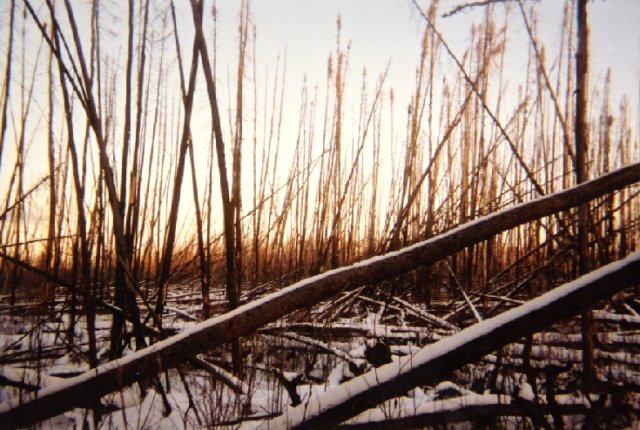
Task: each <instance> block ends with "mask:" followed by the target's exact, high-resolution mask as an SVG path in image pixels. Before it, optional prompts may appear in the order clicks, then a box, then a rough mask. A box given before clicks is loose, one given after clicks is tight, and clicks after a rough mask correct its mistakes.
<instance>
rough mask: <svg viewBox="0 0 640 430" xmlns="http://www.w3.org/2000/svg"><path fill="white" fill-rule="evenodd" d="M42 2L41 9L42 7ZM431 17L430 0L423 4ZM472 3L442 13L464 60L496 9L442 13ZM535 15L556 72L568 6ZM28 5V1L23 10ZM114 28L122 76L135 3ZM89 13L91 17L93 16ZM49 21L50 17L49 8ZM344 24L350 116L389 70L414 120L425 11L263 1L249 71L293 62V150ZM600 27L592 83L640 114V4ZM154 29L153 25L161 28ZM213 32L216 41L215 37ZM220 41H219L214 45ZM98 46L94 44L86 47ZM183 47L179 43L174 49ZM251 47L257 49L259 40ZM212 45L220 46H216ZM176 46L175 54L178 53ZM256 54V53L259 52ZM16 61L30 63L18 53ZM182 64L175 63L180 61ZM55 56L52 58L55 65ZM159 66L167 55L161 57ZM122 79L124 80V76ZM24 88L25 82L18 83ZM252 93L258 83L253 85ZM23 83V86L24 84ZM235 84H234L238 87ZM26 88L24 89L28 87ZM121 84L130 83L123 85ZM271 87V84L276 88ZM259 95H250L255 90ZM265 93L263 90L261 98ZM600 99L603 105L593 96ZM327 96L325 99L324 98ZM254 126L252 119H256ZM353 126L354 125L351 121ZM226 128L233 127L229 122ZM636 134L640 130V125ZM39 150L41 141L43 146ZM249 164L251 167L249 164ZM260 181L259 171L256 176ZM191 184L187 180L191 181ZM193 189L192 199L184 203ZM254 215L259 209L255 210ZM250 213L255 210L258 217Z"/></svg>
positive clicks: (37, 164) (621, 3) (204, 109)
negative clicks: (307, 98) (480, 25)
mask: <svg viewBox="0 0 640 430" xmlns="http://www.w3.org/2000/svg"><path fill="white" fill-rule="evenodd" d="M35 3H37V2H36V1H34V4H35ZM72 3H73V5H74V7H75V8H76V10H77V11H78V21H79V24H80V27H81V28H84V29H86V28H88V14H86V11H87V9H86V6H87V4H88V3H87V2H80V0H77V1H75V0H74V2H72ZM165 3H166V2H165V1H161V0H158V1H157V2H152V4H155V5H156V6H158V5H162V4H165ZM418 3H419V4H420V5H421V7H423V8H424V9H426V7H427V6H428V4H429V2H427V1H418ZM464 3H470V2H463V1H460V0H442V1H441V2H440V5H439V11H440V13H439V14H438V18H437V21H436V25H437V27H438V29H439V30H440V31H441V32H442V34H443V36H444V39H445V40H446V42H447V43H448V44H449V45H450V46H451V48H452V50H453V51H454V53H455V54H456V55H457V56H458V57H459V58H460V57H462V55H463V54H464V50H465V49H467V47H468V45H469V42H470V39H471V36H470V26H471V25H472V23H474V22H476V23H477V22H481V21H482V19H483V16H484V13H485V11H486V8H485V7H473V8H467V9H465V10H464V11H462V12H459V13H457V14H454V15H453V16H451V17H447V18H443V17H442V13H444V12H448V11H450V10H452V9H453V8H454V7H456V6H458V5H461V4H464ZM524 3H525V5H526V6H527V8H528V7H534V8H535V11H536V13H537V17H538V29H539V31H538V34H539V37H540V39H541V40H540V42H541V44H542V45H543V46H544V47H545V50H546V52H547V59H548V61H549V63H548V64H547V66H548V67H549V68H550V69H551V70H553V67H554V64H553V63H552V61H554V59H555V58H556V56H557V50H558V44H559V37H560V29H561V20H562V7H563V4H564V2H563V1H560V0H540V1H525V2H524ZM7 4H8V2H6V1H0V20H2V22H6V18H7ZM19 4H20V3H19ZM175 4H176V9H177V18H178V26H179V33H180V37H181V42H182V44H183V50H184V53H185V58H184V61H185V63H187V62H188V61H189V56H190V47H189V46H190V44H191V40H192V37H193V24H192V16H191V8H190V5H189V1H188V0H175ZM239 4H240V2H239V1H237V0H217V1H216V11H217V23H218V27H217V61H218V63H217V64H218V66H217V67H218V68H217V70H218V78H217V82H218V85H219V93H220V94H221V97H220V100H219V101H220V103H221V111H222V112H223V113H226V112H227V109H229V108H230V106H229V103H228V101H229V99H231V96H230V94H231V92H232V91H233V88H234V87H233V86H234V85H235V84H234V82H235V68H236V65H237V59H238V52H237V50H238V48H237V46H238V34H237V25H238V16H239ZM509 4H510V7H511V14H510V15H509V16H510V19H509V23H508V25H509V28H510V33H509V41H508V46H507V58H508V59H509V60H508V63H507V65H506V67H507V69H506V72H507V73H506V75H505V76H506V83H505V85H506V93H507V97H509V96H512V97H515V94H516V92H517V86H518V85H519V84H521V83H522V74H523V70H524V66H525V64H526V61H527V51H528V47H529V45H528V44H529V42H528V38H527V34H526V32H525V30H524V27H523V24H522V18H521V16H520V14H519V12H518V10H517V9H516V7H515V6H516V5H515V3H514V2H509ZM104 5H105V6H104V8H103V11H104V20H105V28H106V29H107V30H108V32H107V33H105V34H107V35H108V37H106V38H105V39H104V41H103V42H104V46H105V47H109V49H110V51H111V52H112V54H111V58H112V59H115V60H116V61H115V63H113V64H110V66H111V67H115V68H116V70H118V72H119V73H120V74H122V73H123V71H124V67H125V65H124V57H125V53H126V45H125V44H124V41H125V40H126V6H125V2H105V3H104ZM206 5H207V6H206V8H207V12H206V13H205V23H206V24H205V25H206V26H208V29H209V31H210V30H211V23H212V18H211V8H212V2H209V1H207V2H206ZM83 7H84V8H85V9H84V12H83ZM493 10H494V16H495V19H496V21H497V24H498V26H500V25H502V24H503V17H504V11H505V5H504V4H502V3H499V4H496V5H495V6H494V9H493ZM39 11H40V13H41V14H42V15H43V16H45V15H44V10H43V9H39ZM338 16H339V17H340V20H341V31H340V35H341V42H340V43H341V47H342V49H346V47H347V46H349V47H350V49H349V67H348V70H347V78H346V93H345V114H346V115H353V114H354V113H355V114H356V115H357V110H358V108H359V103H360V100H361V85H362V71H363V69H365V68H366V70H367V82H368V84H367V85H368V92H369V94H370V96H371V93H372V92H373V89H374V87H375V83H376V81H377V79H378V77H379V76H380V75H381V74H382V73H384V71H385V70H386V69H387V67H388V76H387V78H386V81H385V84H386V87H387V89H389V88H393V91H394V94H395V98H396V100H397V109H398V112H399V116H398V117H397V118H396V122H397V124H398V127H397V128H398V129H399V131H398V132H399V133H400V132H402V133H404V130H401V129H402V125H403V122H404V121H405V116H406V107H407V106H408V104H409V103H410V100H411V93H412V91H413V90H414V88H415V74H416V67H417V64H418V59H419V56H420V49H421V48H420V41H421V36H422V33H423V31H424V26H425V24H424V22H423V19H422V17H421V16H420V14H419V13H418V12H417V10H416V6H415V5H414V3H413V2H412V1H410V0H253V1H252V2H251V23H252V25H253V26H254V27H255V32H256V39H255V50H256V59H255V64H254V63H253V60H250V65H249V66H248V67H250V68H252V67H254V66H255V69H256V71H257V74H258V76H259V78H258V79H259V80H260V82H259V85H261V86H262V87H264V86H265V82H266V81H268V82H271V81H272V80H273V78H274V74H275V70H276V64H277V62H278V61H279V64H280V67H281V70H282V64H284V62H285V60H286V88H285V117H287V118H288V121H289V122H288V124H289V125H293V128H292V127H289V128H288V129H287V130H288V131H285V134H286V133H287V132H288V133H289V134H290V135H289V136H285V138H284V139H283V140H284V142H285V145H287V144H288V145H291V143H292V142H294V141H295V136H294V134H295V130H294V129H295V125H297V119H296V118H297V115H298V114H299V111H300V91H301V88H302V86H303V82H305V81H306V82H307V84H308V86H309V88H313V87H314V86H318V88H319V89H320V90H321V91H322V90H323V89H324V87H325V85H326V70H327V61H328V58H329V55H331V53H334V52H335V50H336V37H337V34H338V31H337V24H336V22H337V18H338ZM589 20H590V29H591V34H590V49H591V52H590V55H591V57H590V59H591V63H590V79H591V82H590V84H591V89H592V90H597V89H599V88H601V87H602V82H603V79H604V76H605V74H606V71H607V69H608V68H611V70H612V77H613V84H612V105H613V107H614V109H615V107H616V106H617V104H618V102H619V100H620V99H621V97H622V96H625V95H626V96H627V97H629V99H630V101H631V103H630V105H631V107H632V109H634V111H635V112H636V116H635V118H636V119H635V121H636V124H637V121H638V119H637V118H639V116H638V115H637V112H638V107H639V105H640V100H639V98H638V97H639V95H640V26H638V24H637V23H638V22H640V2H639V1H638V0H606V1H605V0H593V1H590V2H589ZM158 24H159V23H158V22H153V23H152V25H156V26H157V25H158ZM209 34H210V33H209ZM27 40H28V41H29V43H30V45H29V46H27V47H26V49H25V55H26V56H27V58H28V61H29V60H31V59H33V58H35V53H36V52H37V48H38V46H39V44H40V39H39V34H38V33H37V31H36V30H35V29H33V28H32V29H31V30H29V34H28V35H27ZM209 42H210V41H209ZM86 43H87V44H88V42H86ZM171 43H173V42H171ZM250 43H253V41H252V42H250ZM0 46H1V47H2V50H3V51H2V52H0V67H2V68H1V69H0V70H4V50H5V49H6V31H5V30H4V29H0ZM210 47H211V45H210ZM172 49H173V46H170V47H169V48H168V51H169V52H170V51H171V50H172ZM251 49H252V48H251ZM16 55H20V54H19V53H16ZM173 56H174V58H173V59H170V61H174V62H175V54H173ZM45 58H46V57H45ZM156 58H157V56H156ZM440 59H441V65H440V67H441V68H442V69H441V70H443V71H444V73H447V72H450V73H452V74H453V73H457V70H456V69H455V67H454V65H453V62H452V61H451V59H450V58H448V57H447V55H446V54H445V53H444V52H443V53H441V58H440ZM45 70H46V69H43V70H41V71H40V72H39V74H38V75H37V79H39V80H41V81H42V82H46V74H45ZM121 77H122V75H120V78H121ZM14 79H15V80H16V81H17V82H18V81H19V78H18V76H14ZM245 79H246V80H247V83H249V84H250V85H251V82H249V81H250V79H252V78H251V77H247V78H245ZM18 83H19V82H18ZM229 83H231V84H229ZM19 84H20V83H19ZM118 84H120V82H118ZM269 86H271V84H269ZM248 88H250V87H248ZM259 91H262V89H261V90H259ZM38 94H39V95H40V96H42V97H43V98H41V99H39V100H36V104H37V105H38V109H40V113H39V115H42V114H43V112H44V107H46V101H44V100H46V99H45V98H44V95H45V94H46V87H45V86H42V87H40V88H39V89H38V90H37V91H36V99H37V98H38V97H37V95H38ZM592 95H593V96H594V98H597V97H598V94H597V92H593V93H592ZM321 97H322V96H321ZM208 118H209V113H208V102H207V100H206V89H205V85H204V82H203V81H200V82H199V83H198V87H197V90H196V112H195V118H194V121H195V124H196V125H195V126H194V127H193V128H194V130H195V131H196V132H198V131H200V130H203V129H204V130H207V128H208V127H209V126H208V125H207V127H206V128H204V127H199V126H198V124H199V121H202V123H203V124H205V123H207V122H208V121H209V120H208ZM246 119H247V121H250V120H251V118H250V117H249V114H247V118H246ZM350 121H353V120H350ZM223 123H225V124H228V120H227V119H226V118H223ZM30 124H31V126H32V127H33V128H34V129H35V130H37V129H38V128H39V127H41V126H42V124H43V123H42V121H39V120H35V119H34V120H32V121H31V123H30ZM636 128H638V127H637V126H636ZM36 134H37V133H35V132H34V133H33V134H32V136H31V141H32V147H31V150H30V152H29V157H30V160H32V161H31V162H30V163H29V166H30V167H31V170H30V174H31V176H30V177H29V178H28V180H27V183H26V184H25V189H28V188H29V187H30V185H31V184H34V183H36V182H37V181H39V180H40V178H41V177H42V176H43V175H44V174H45V172H46V158H44V157H45V155H44V154H45V153H44V151H43V150H42V149H41V148H39V147H38V146H37V141H38V139H37V138H35V137H36ZM196 137H197V138H198V139H197V140H199V142H196V145H198V144H200V145H207V144H208V137H209V131H205V132H203V133H202V135H201V136H196ZM33 142H36V143H33ZM11 147H12V145H8V146H7V147H6V148H5V154H4V156H3V161H2V167H1V168H0V195H2V196H4V190H5V188H6V186H7V184H8V182H9V180H10V177H9V176H8V175H9V173H10V170H11V169H9V168H8V166H12V165H13V162H14V161H13V158H12V157H11V152H12V148H11ZM247 163H248V162H247ZM250 168H251V166H250V165H248V164H247V165H246V166H245V169H244V170H245V172H249V171H250ZM248 174H250V172H249V173H248ZM187 182H189V181H185V183H187ZM188 192H189V190H187V191H185V194H184V195H189V194H187V193H188ZM248 209H249V208H248ZM248 209H247V210H248Z"/></svg>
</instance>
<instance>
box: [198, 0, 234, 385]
mask: <svg viewBox="0 0 640 430" xmlns="http://www.w3.org/2000/svg"><path fill="white" fill-rule="evenodd" d="M191 9H192V10H193V21H194V24H195V27H196V46H197V48H198V50H199V52H200V58H201V59H202V69H203V71H204V76H205V81H206V83H207V93H208V95H209V106H210V107H211V120H212V123H213V133H214V135H215V141H216V155H217V158H218V170H219V173H220V194H221V196H222V213H223V219H224V238H225V257H226V268H227V279H226V281H227V300H228V301H229V308H230V309H235V308H237V307H238V305H239V303H240V300H239V291H238V288H237V282H236V277H237V273H236V261H235V260H236V258H235V251H234V248H235V229H234V226H233V205H232V204H231V201H230V198H229V181H228V178H227V165H226V161H225V153H224V139H223V137H222V125H221V123H220V112H219V109H218V99H217V95H216V85H215V79H214V76H213V69H212V67H211V62H210V60H209V53H208V52H207V44H206V42H205V39H204V33H203V30H202V13H203V1H202V0H199V1H198V0H191ZM236 342H237V340H236V341H234V344H233V346H232V352H233V363H234V364H233V366H234V370H235V372H236V373H240V369H241V367H242V366H241V364H242V363H241V355H240V351H239V343H236Z"/></svg>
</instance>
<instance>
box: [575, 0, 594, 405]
mask: <svg viewBox="0 0 640 430" xmlns="http://www.w3.org/2000/svg"><path fill="white" fill-rule="evenodd" d="M577 8H578V10H577V12H578V13H577V19H578V27H577V31H578V48H577V49H578V50H577V52H576V119H575V145H576V165H575V173H576V182H577V183H578V184H581V183H582V182H584V181H586V180H588V172H587V156H588V151H589V149H588V139H589V124H588V118H587V89H588V71H589V27H588V22H587V0H578V3H577ZM588 223H589V205H588V204H584V205H581V206H580V207H578V274H580V275H583V274H585V273H588V272H589V237H588V234H589V232H588V228H589V226H588ZM593 347H594V346H593V316H592V315H591V311H589V310H586V311H584V312H583V313H582V361H583V362H582V365H583V390H584V391H585V393H588V392H589V391H590V389H591V385H592V379H593V365H594V362H593Z"/></svg>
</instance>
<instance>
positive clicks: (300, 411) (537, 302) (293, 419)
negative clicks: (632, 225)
mask: <svg viewBox="0 0 640 430" xmlns="http://www.w3.org/2000/svg"><path fill="white" fill-rule="evenodd" d="M638 262H640V252H635V253H633V254H631V255H629V256H628V257H627V258H625V259H623V260H619V261H617V262H614V263H611V264H609V265H608V266H605V267H603V268H601V269H599V270H596V271H593V272H591V273H589V274H587V275H585V276H583V277H581V278H578V279H576V280H574V281H573V282H569V283H567V284H565V285H563V286H560V287H558V288H556V289H554V290H552V291H550V292H548V293H545V294H543V295H542V296H539V297H537V298H535V299H532V300H530V301H529V302H527V303H525V304H523V305H522V306H519V307H517V308H514V309H511V310H509V311H507V312H504V313H502V314H500V315H498V316H496V317H493V318H491V319H488V320H484V321H482V322H480V323H477V324H475V325H473V326H470V327H468V328H466V329H464V330H462V331H461V332H459V333H457V334H455V335H453V336H451V337H448V338H446V339H443V340H441V341H439V342H436V343H434V344H432V345H429V346H427V347H425V348H423V349H421V350H420V351H419V352H418V353H416V354H414V355H412V356H408V357H402V358H400V360H398V361H397V362H392V363H389V364H387V365H384V366H381V367H379V368H376V369H373V370H371V371H369V372H366V373H365V374H363V375H361V376H359V377H356V378H354V379H352V380H350V381H348V382H346V383H344V384H341V385H339V386H337V387H335V388H333V389H331V390H329V391H327V392H326V393H325V394H323V395H321V396H318V397H312V398H311V399H310V400H309V401H308V402H307V403H304V404H302V405H299V406H296V407H288V408H287V409H286V410H285V411H284V412H283V414H282V415H281V416H280V417H277V418H274V419H272V420H269V421H266V422H264V423H262V424H257V425H254V424H255V423H252V426H251V427H247V428H257V429H268V428H289V427H293V426H297V425H299V424H300V423H302V422H303V421H305V420H307V419H309V418H310V417H313V416H317V415H320V414H322V413H324V412H325V411H327V410H329V409H331V408H333V407H336V406H338V405H340V404H342V403H344V402H345V401H347V400H348V399H349V398H351V397H353V396H355V395H356V394H360V393H363V392H365V391H368V390H369V388H370V387H374V386H376V385H378V384H381V383H384V382H388V381H391V380H392V379H394V378H396V377H397V376H398V375H400V374H405V373H411V372H412V371H413V369H416V368H418V367H421V366H428V364H429V362H431V361H433V360H434V359H436V358H439V357H442V356H446V354H447V353H448V352H449V351H453V350H457V349H458V348H460V347H462V346H463V345H465V344H467V343H469V341H470V340H472V339H475V338H479V337H481V336H484V335H486V334H487V333H490V332H492V331H495V330H497V329H498V328H500V327H502V326H504V325H507V324H509V323H511V322H513V321H515V320H517V319H518V318H519V317H521V316H523V315H527V314H530V313H531V312H534V311H537V310H540V309H543V308H545V307H546V306H548V305H549V304H550V303H553V302H556V301H557V300H559V299H561V298H563V297H566V296H567V295H569V294H571V293H573V292H575V291H578V290H580V289H583V288H585V287H586V286H588V285H589V284H591V283H592V282H594V281H596V280H598V279H600V278H602V277H604V276H605V275H607V274H609V273H612V272H615V271H617V270H620V269H622V268H623V267H625V266H627V265H630V264H636V265H637V264H638ZM415 383H416V384H418V383H419V381H415Z"/></svg>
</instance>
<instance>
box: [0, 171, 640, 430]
mask: <svg viewBox="0 0 640 430" xmlns="http://www.w3.org/2000/svg"><path fill="white" fill-rule="evenodd" d="M638 181H640V163H636V164H632V165H630V166H627V167H624V168H621V169H619V170H616V171H614V172H611V173H608V174H606V175H604V176H601V177H599V178H596V179H593V180H591V181H588V182H584V183H582V184H580V185H577V186H575V187H573V188H570V189H567V190H563V191H559V192H557V193H554V194H549V195H546V196H544V197H540V198H538V199H534V200H531V201H528V202H525V203H521V204H518V205H516V206H514V207H511V208H505V209H502V210H500V211H497V212H494V213H492V214H489V215H486V216H483V217H480V218H478V219H476V220H474V221H471V222H469V223H466V224H463V225H460V226H458V227H456V228H454V229H451V230H449V231H448V232H446V233H443V234H441V235H438V236H436V237H433V238H430V239H428V240H426V241H423V242H419V243H416V244H415V245H412V246H409V247H406V248H403V249H401V250H398V251H394V252H390V253H388V254H385V255H382V256H376V257H373V258H369V259H367V260H364V261H361V262H358V263H355V264H353V265H351V266H345V267H341V268H338V269H334V270H330V271H328V272H326V273H322V274H319V275H316V276H313V277H311V278H308V279H304V280H302V281H300V282H296V283H295V284H293V285H290V286H289V287H286V288H284V289H282V290H280V291H278V292H275V293H272V294H270V295H267V296H265V297H263V298H261V299H258V300H255V301H253V302H250V303H247V304H245V305H242V306H240V307H238V308H236V309H234V310H233V311H230V312H228V313H226V314H223V315H220V316H218V317H215V318H212V319H209V320H207V321H204V322H202V323H200V324H197V325H194V326H193V327H191V328H189V329H187V330H185V331H183V332H182V333H179V334H177V335H175V336H173V337H171V338H168V339H165V340H163V341H160V342H158V343H156V344H154V345H151V346H149V347H147V348H144V349H141V350H139V351H136V352H135V353H132V354H130V355H128V356H126V357H123V358H121V359H118V360H114V361H112V362H109V363H105V364H103V365H100V366H98V367H97V368H95V369H92V370H90V371H88V372H86V373H84V374H82V375H79V376H77V377H75V378H70V379H69V380H67V381H65V382H64V384H57V385H56V386H52V387H47V388H45V389H43V390H40V391H38V392H37V394H36V396H35V397H34V398H32V399H31V400H27V401H24V402H22V403H20V402H17V401H8V402H4V403H2V404H0V427H15V426H26V425H29V424H32V423H36V422H38V421H41V420H43V419H46V418H49V417H53V416H56V415H58V414H60V413H62V412H64V411H66V410H69V409H71V408H73V407H74V405H76V404H77V403H78V402H79V400H81V399H86V398H96V397H101V396H103V395H105V394H108V393H111V392H114V391H118V390H120V389H121V388H123V387H126V386H128V385H131V384H132V383H134V382H136V381H139V380H142V379H145V378H150V377H152V376H154V375H156V374H157V373H158V372H161V371H163V370H166V369H170V368H173V367H176V366H178V365H179V364H181V363H184V362H185V361H187V360H189V359H190V358H191V357H194V356H196V355H197V354H199V353H202V352H205V351H206V350H208V349H209V348H211V347H212V346H214V345H220V344H223V343H226V342H228V341H230V340H231V339H233V338H236V337H238V336H243V335H246V334H249V333H251V332H253V331H255V330H256V329H257V328H259V327H262V326H263V325H265V324H267V323H269V322H272V321H275V320H277V319H278V318H281V317H283V316H285V315H287V314H289V313H291V312H293V311H295V310H297V309H301V308H304V307H308V306H312V305H314V304H316V303H319V302H321V301H323V300H326V299H328V298H329V297H331V296H334V295H335V294H337V293H339V292H341V291H343V290H344V289H345V288H347V287H348V286H350V287H351V288H356V287H357V286H360V285H364V284H373V283H377V282H380V281H383V280H386V279H391V278H394V277H396V276H398V275H401V274H403V273H406V272H408V271H411V270H415V269H417V268H419V267H422V266H424V265H429V264H433V263H434V262H436V261H438V260H440V259H442V258H445V257H447V256H449V255H451V254H453V253H455V252H457V251H460V250H462V249H464V248H466V247H468V246H471V245H473V244H476V243H479V242H482V241H484V240H487V239H489V238H491V237H493V236H494V235H496V234H498V233H501V232H503V231H505V230H508V229H510V228H513V227H517V226H518V225H521V224H525V223H527V222H530V221H534V220H537V219H539V218H541V217H544V216H548V215H552V214H554V213H557V212H559V211H563V210H567V209H570V208H573V207H576V206H579V205H581V204H584V203H586V202H588V201H590V200H592V199H594V198H597V197H600V196H602V195H604V194H607V193H610V192H612V191H614V190H617V189H620V188H623V187H625V186H628V185H631V184H633V183H635V182H638Z"/></svg>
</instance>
